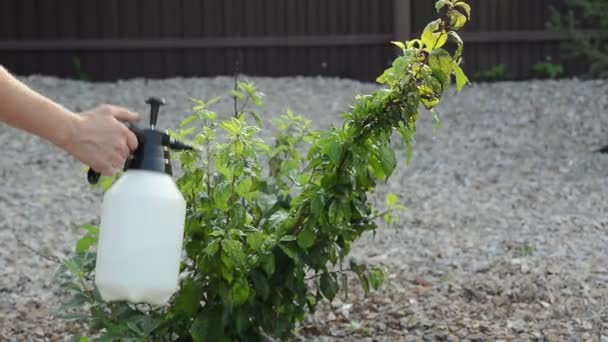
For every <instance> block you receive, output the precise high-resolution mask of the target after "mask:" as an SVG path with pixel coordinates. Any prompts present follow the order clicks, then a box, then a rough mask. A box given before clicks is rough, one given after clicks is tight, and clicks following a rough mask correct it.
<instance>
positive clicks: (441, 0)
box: [435, 0, 450, 12]
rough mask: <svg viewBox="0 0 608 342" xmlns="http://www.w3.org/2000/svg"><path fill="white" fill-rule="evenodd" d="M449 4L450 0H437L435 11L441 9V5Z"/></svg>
mask: <svg viewBox="0 0 608 342" xmlns="http://www.w3.org/2000/svg"><path fill="white" fill-rule="evenodd" d="M449 4H450V0H439V1H437V2H436V3H435V9H436V10H437V12H439V11H441V9H442V8H443V7H445V6H446V5H449Z"/></svg>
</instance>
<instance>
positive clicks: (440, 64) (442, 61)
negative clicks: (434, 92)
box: [429, 49, 453, 92]
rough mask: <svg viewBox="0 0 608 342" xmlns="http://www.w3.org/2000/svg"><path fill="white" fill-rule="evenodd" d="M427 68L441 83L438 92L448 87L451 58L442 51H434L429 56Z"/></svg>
mask: <svg viewBox="0 0 608 342" xmlns="http://www.w3.org/2000/svg"><path fill="white" fill-rule="evenodd" d="M429 66H430V67H431V70H432V72H433V75H434V76H435V77H436V78H437V79H438V80H439V82H440V83H441V88H440V89H439V90H440V92H443V90H444V88H446V87H447V86H448V85H449V82H450V74H451V73H452V69H453V67H452V56H451V55H450V54H449V53H448V52H447V51H446V50H444V49H435V50H433V51H432V52H431V54H430V55H429Z"/></svg>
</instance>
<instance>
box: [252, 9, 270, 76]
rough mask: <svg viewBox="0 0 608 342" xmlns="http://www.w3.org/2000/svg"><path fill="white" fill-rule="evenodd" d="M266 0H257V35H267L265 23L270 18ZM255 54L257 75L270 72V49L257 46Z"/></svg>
mask: <svg viewBox="0 0 608 342" xmlns="http://www.w3.org/2000/svg"><path fill="white" fill-rule="evenodd" d="M264 2H265V0H259V1H256V2H255V11H254V12H253V13H254V16H255V26H254V32H255V34H254V35H255V36H258V37H259V36H264V35H265V33H264V32H265V24H264V21H265V20H268V19H267V18H266V16H265V14H266V8H265V7H264ZM254 55H255V74H256V75H268V72H269V68H268V64H267V61H268V59H269V57H268V49H264V48H257V49H254Z"/></svg>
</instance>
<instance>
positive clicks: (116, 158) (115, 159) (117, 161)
mask: <svg viewBox="0 0 608 342" xmlns="http://www.w3.org/2000/svg"><path fill="white" fill-rule="evenodd" d="M128 157H129V156H128V155H127V157H123V156H122V155H121V154H120V153H114V155H113V156H112V167H113V168H114V169H121V168H122V167H123V165H124V164H125V161H126V160H127V158H128Z"/></svg>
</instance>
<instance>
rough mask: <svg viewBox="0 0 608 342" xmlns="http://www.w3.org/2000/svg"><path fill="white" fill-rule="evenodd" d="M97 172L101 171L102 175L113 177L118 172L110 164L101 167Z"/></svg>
mask: <svg viewBox="0 0 608 342" xmlns="http://www.w3.org/2000/svg"><path fill="white" fill-rule="evenodd" d="M97 172H99V173H100V174H101V175H102V176H107V177H112V176H114V174H116V171H115V169H114V168H113V167H112V166H110V165H106V166H104V167H101V168H100V169H99V170H98V171H97Z"/></svg>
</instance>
